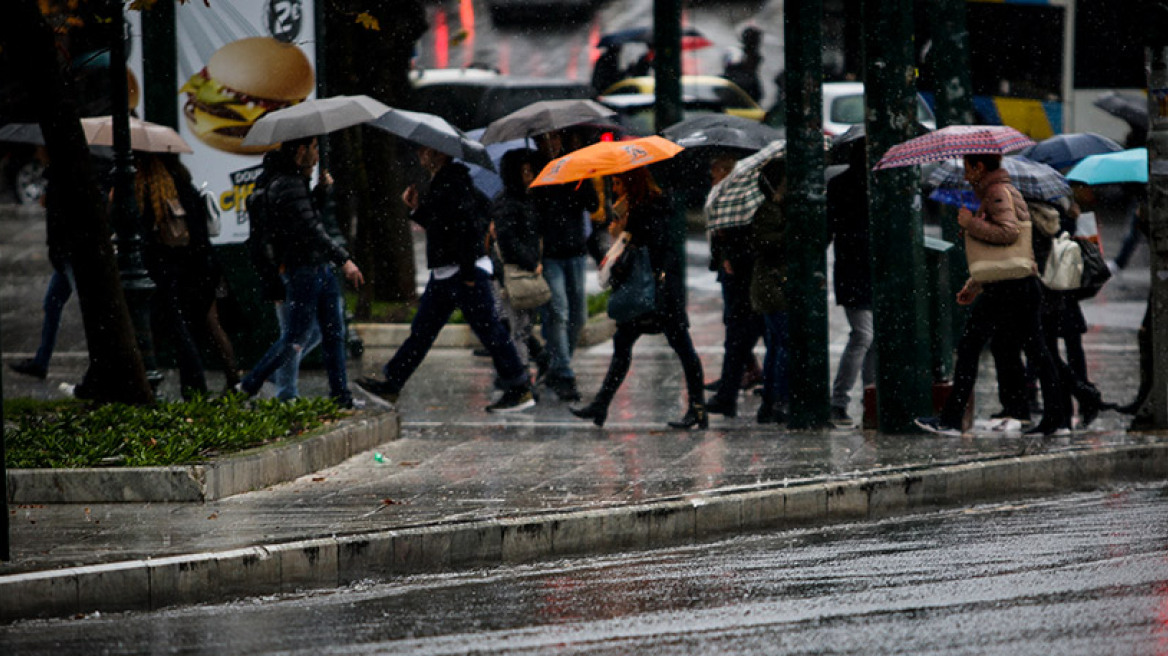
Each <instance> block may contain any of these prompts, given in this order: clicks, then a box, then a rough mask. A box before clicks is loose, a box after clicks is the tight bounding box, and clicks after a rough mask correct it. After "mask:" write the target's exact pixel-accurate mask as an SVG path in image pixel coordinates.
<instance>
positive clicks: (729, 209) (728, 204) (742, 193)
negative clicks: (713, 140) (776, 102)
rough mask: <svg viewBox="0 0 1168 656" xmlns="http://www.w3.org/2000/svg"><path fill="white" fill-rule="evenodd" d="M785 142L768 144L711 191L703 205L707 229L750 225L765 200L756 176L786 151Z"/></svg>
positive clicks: (735, 168)
mask: <svg viewBox="0 0 1168 656" xmlns="http://www.w3.org/2000/svg"><path fill="white" fill-rule="evenodd" d="M786 148H787V142H786V140H783V139H780V140H778V141H774V142H771V144H770V145H768V146H767V147H766V148H763V149H762V150H760V151H758V152H757V153H755V154H753V155H751V156H750V157H747V158H745V159H740V160H738V162H737V163H736V164H735V165H734V170H733V171H731V172H730V175H728V176H726V179H725V180H723V181H722V183H721V184H720V185H719V186H718V187H717V188H716V189H714V190H713V191H711V192H710V193H711V198H710V199H709V201H708V202H707V203H706V229H707V230H719V229H722V228H733V227H737V226H744V225H749V224H750V222H751V221H752V220H753V219H754V212H755V211H756V210H757V209H758V208H759V206H760V205H762V203H763V201H764V200H766V198H765V197H763V194H762V191H760V190H759V188H758V172H759V171H760V170H762V167H763V166H764V165H765V164H766V163H767V162H769V161H771V160H772V159H774V158H776V157H782V156H783V155H784V153H785V151H786Z"/></svg>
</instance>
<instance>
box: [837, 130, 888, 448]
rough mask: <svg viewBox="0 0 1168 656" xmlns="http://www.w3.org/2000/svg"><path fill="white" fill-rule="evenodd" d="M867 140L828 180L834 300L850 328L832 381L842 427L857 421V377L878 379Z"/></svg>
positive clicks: (864, 380) (870, 380)
mask: <svg viewBox="0 0 1168 656" xmlns="http://www.w3.org/2000/svg"><path fill="white" fill-rule="evenodd" d="M864 141H865V140H860V143H857V144H854V147H853V148H851V149H850V150H849V151H848V168H846V169H844V171H843V172H842V173H840V174H839V175H837V176H835V177H834V178H832V179H831V181H829V182H828V183H827V240H828V243H832V242H834V244H835V246H834V248H835V264H834V266H833V269H832V273H833V286H834V289H835V302H836V304H837V305H839V306H840V307H842V308H843V309H844V316H845V317H847V321H848V331H849V332H848V343H847V345H846V346H844V352H843V354H842V355H841V356H840V360H839V367H838V368H837V369H836V374H835V381H834V382H833V383H832V386H831V422H832V423H833V424H834V425H836V426H838V427H841V428H844V427H850V426H852V425H853V422H852V418H851V416H849V415H848V405H849V403H850V402H851V400H850V398H849V394H850V393H851V390H852V387H854V386H855V384H856V378H857V377H858V378H859V379H860V383H861V387H860V389H861V390H863V388H864V387H867V386H868V385H871V384H874V383H875V382H876V351H875V349H873V348H872V340H873V338H874V337H875V334H876V333H875V330H874V328H873V322H872V264H871V262H872V260H871V255H870V252H869V248H868V246H869V239H868V166H867V154H866V152H865V147H864V143H863V142H864Z"/></svg>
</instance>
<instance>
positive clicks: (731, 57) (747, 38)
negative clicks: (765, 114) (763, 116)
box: [722, 26, 763, 102]
mask: <svg viewBox="0 0 1168 656" xmlns="http://www.w3.org/2000/svg"><path fill="white" fill-rule="evenodd" d="M741 39H742V43H741V45H742V47H741V48H734V49H733V50H731V51H730V52H729V53H728V54H727V56H726V59H725V62H724V63H723V67H722V77H724V78H726V79H727V80H730V81H731V82H733V83H734V84H737V85H738V86H739V87H741V88H742V90H743V91H745V92H746V95H748V96H750V97H751V98H753V99H754V102H762V83H761V82H760V81H759V79H758V69H759V67H760V66H761V65H762V59H763V57H762V30H760V29H758V28H757V27H754V26H750V27H747V28H745V29H744V30H742V35H741Z"/></svg>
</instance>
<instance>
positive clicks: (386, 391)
mask: <svg viewBox="0 0 1168 656" xmlns="http://www.w3.org/2000/svg"><path fill="white" fill-rule="evenodd" d="M356 383H357V387H360V388H361V389H363V390H365V391H366V392H367V393H369V394H372V395H373V396H376V397H377V398H379V399H381V400H383V401H385V402H386V403H388V404H390V405H394V404H396V403H397V395H398V390H395V389H392V388H391V387H390V386H389V383H387V382H385V381H384V380H378V379H376V378H373V377H372V376H363V377H361V378H358V379H357V380H356Z"/></svg>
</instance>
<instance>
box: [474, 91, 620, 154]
mask: <svg viewBox="0 0 1168 656" xmlns="http://www.w3.org/2000/svg"><path fill="white" fill-rule="evenodd" d="M615 115H616V112H614V111H612V110H611V109H609V108H607V107H605V106H604V105H601V104H600V103H598V102H596V101H593V100H586V99H581V98H575V99H567V100H541V101H539V102H533V103H531V104H530V105H528V106H526V107H524V108H523V109H519V110H516V111H514V112H511V113H510V114H508V115H506V116H504V117H502V118H498V119H495V120H494V121H492V122H491V124H490V125H488V126H487V130H486V132H483V136H482V137H481V139H480V141H482V142H483V143H484V144H493V143H500V142H503V141H514V140H515V139H526V138H527V137H534V136H536V135H539V134H547V133H548V132H555V131H556V130H562V129H564V128H570V127H572V126H573V125H582V124H585V123H607V122H609V118H610V117H612V116H615Z"/></svg>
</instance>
